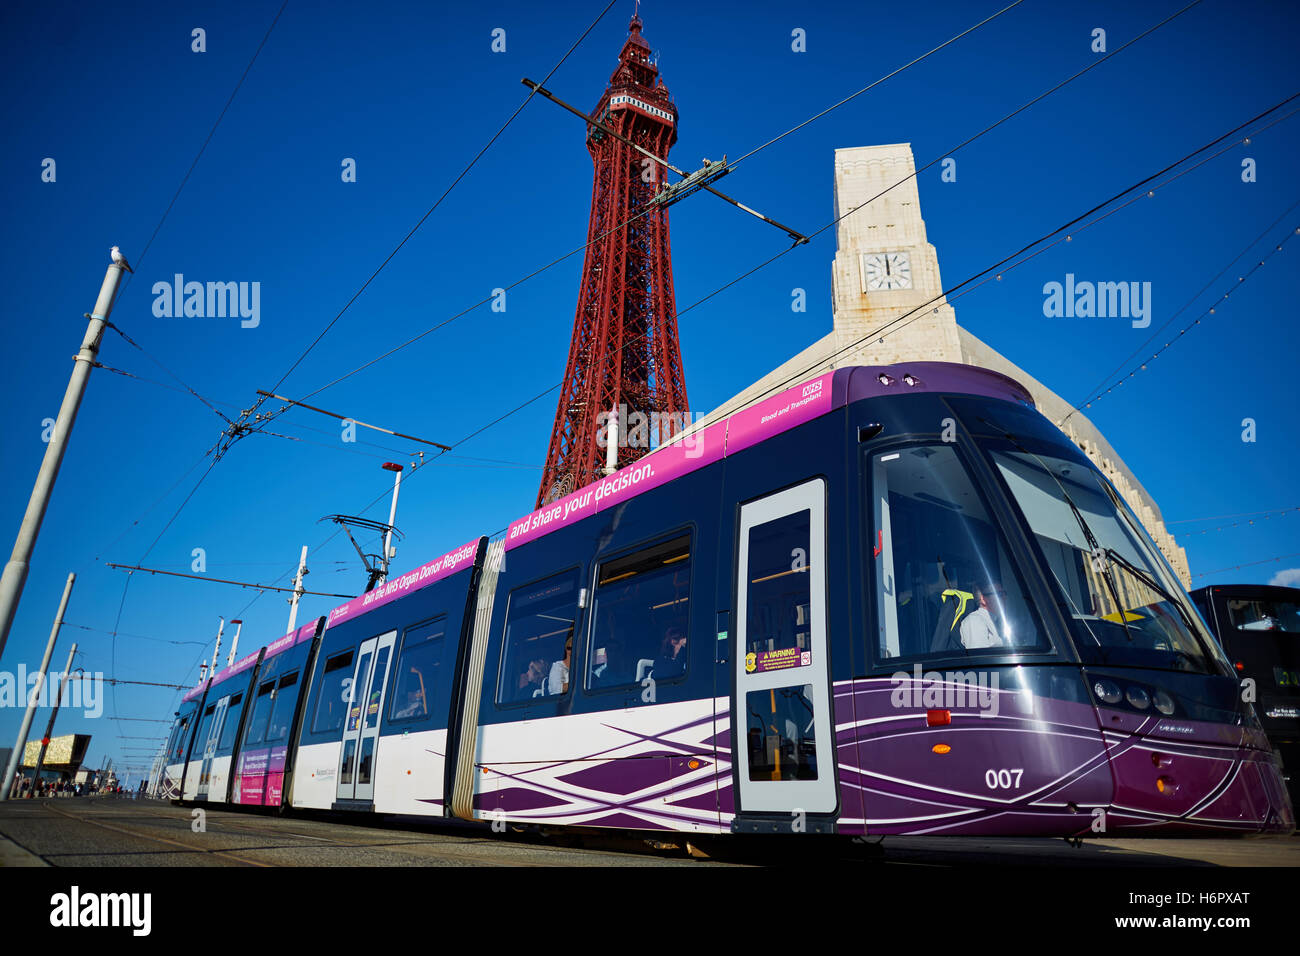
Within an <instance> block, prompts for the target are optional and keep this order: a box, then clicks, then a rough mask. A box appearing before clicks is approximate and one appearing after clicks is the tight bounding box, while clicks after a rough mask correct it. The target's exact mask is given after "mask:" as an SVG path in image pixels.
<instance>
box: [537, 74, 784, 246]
mask: <svg viewBox="0 0 1300 956" xmlns="http://www.w3.org/2000/svg"><path fill="white" fill-rule="evenodd" d="M519 82H521V83H523V84H524V86H526V87H528V88H529V89H530V90H532V91H533V92H534V93H536V94H537V95H538V96H544V97H546V98H547V99H548V100H550V101H551V102H552V103H554V104H555V105H556V106H559V107H562V108H563V109H566V110H568V111H569V112H570V113H572V114H573V115H574V116H577V117H579V118H580V119H582V120H585V121H586V122H587V123H589V124H590V125H592V126H594V127H596V129H598V130H600V131H601V132H602V133H604V134H606V135H607V136H613V137H614V138H615V139H617V140H619V141H620V142H623V143H626V144H627V145H628V146H631V147H632V148H633V149H635V150H636V151H637V152H638V153H641V154H642V155H643V156H645V157H647V158H649V159H651V160H653V161H654V162H656V163H658V164H659V165H661V166H663V167H664V168H665V169H667V170H669V171H670V172H674V173H676V174H677V175H678V176H681V177H682V182H680V183H674V184H672V185H670V186H668V187H667V188H665V189H664V190H662V191H660V193H659V195H657V196H655V198H654V200H653V201H654V202H658V203H661V204H662V205H665V206H668V205H671V204H672V203H674V202H677V201H678V200H681V199H685V198H686V197H687V196H689V195H690V194H691V193H694V192H698V191H699V190H701V189H703V190H705V191H706V192H711V193H713V195H715V196H717V197H718V198H719V199H723V200H725V201H727V202H729V203H731V205H733V206H735V207H736V208H737V209H739V210H741V211H742V212H747V213H749V214H750V215H751V216H755V217H757V218H758V219H761V220H763V222H765V223H768V224H769V225H772V226H775V227H776V228H777V229H780V230H781V231H782V232H784V233H785V234H786V235H787V236H789V237H790V238H791V239H792V240H793V241H794V244H795V245H796V246H797V245H801V244H802V243H805V242H807V241H808V237H807V236H805V235H804V234H803V233H801V232H799V231H798V230H796V229H791V228H790V227H789V226H787V225H785V224H784V223H780V222H777V221H776V220H775V219H773V218H772V217H771V216H765V215H763V214H762V213H761V212H759V211H758V210H756V209H752V208H750V207H749V206H746V205H745V204H744V203H742V202H740V201H739V200H737V199H733V198H732V197H731V196H728V195H727V194H726V193H724V192H720V191H719V190H717V189H714V188H713V187H712V186H710V185H709V182H710V181H711V180H715V179H721V178H722V177H723V176H725V175H726V174H727V173H729V172H731V169H730V167H728V166H727V160H726V158H725V157H724V158H723V159H722V160H720V161H719V162H716V163H710V162H709V161H708V160H705V163H704V166H703V167H702V168H700V169H697V170H696V171H695V172H693V173H687V172H685V171H684V170H681V169H678V168H677V167H676V166H674V165H673V164H672V163H670V162H668V160H666V159H664V158H663V157H662V156H656V155H655V154H654V153H652V152H650V151H649V150H648V149H645V148H644V147H642V146H639V145H637V144H636V143H634V142H632V140H630V139H628V138H627V137H626V136H624V135H623V134H622V133H620V132H618V131H617V130H614V129H611V128H610V127H608V126H606V125H605V124H604V123H602V122H601V121H600V120H598V119H596V118H595V117H594V116H589V115H588V114H586V113H584V112H583V111H582V110H580V109H578V108H577V107H576V106H573V105H571V104H569V103H566V102H564V100H562V99H560V98H559V97H558V96H556V95H555V94H554V93H552V92H551V91H550V90H548V89H546V88H545V87H543V86H542V85H541V84H540V83H534V82H533V81H532V80H530V79H528V77H524V78H523V79H522V80H520V81H519ZM678 190H681V191H680V192H678Z"/></svg>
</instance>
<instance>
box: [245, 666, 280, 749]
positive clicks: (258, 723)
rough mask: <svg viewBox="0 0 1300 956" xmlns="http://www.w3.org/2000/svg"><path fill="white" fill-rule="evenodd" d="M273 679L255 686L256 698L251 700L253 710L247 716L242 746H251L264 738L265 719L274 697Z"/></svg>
mask: <svg viewBox="0 0 1300 956" xmlns="http://www.w3.org/2000/svg"><path fill="white" fill-rule="evenodd" d="M274 690H275V681H273V680H269V681H266V682H265V683H263V684H262V685H261V686H260V687H258V688H257V699H256V700H255V701H253V712H252V714H251V715H250V716H249V718H248V735H247V736H246V737H245V738H244V747H245V748H248V747H253V746H256V745H257V744H260V743H262V742H263V741H265V740H266V721H267V718H268V717H269V716H270V715H271V703H272V701H273V700H274V698H273V697H272V695H271V692H272V691H274Z"/></svg>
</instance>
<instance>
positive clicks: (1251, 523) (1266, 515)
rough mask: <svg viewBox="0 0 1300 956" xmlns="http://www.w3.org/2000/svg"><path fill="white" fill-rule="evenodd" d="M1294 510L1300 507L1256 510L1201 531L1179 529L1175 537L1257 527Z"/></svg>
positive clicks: (1197, 535) (1283, 516) (1188, 536)
mask: <svg viewBox="0 0 1300 956" xmlns="http://www.w3.org/2000/svg"><path fill="white" fill-rule="evenodd" d="M1294 511H1300V507H1295V508H1283V509H1281V510H1279V511H1255V512H1250V513H1249V514H1248V515H1243V516H1242V518H1244V519H1245V520H1242V519H1241V518H1239V519H1238V520H1236V521H1233V522H1232V523H1231V524H1224V525H1217V526H1216V527H1213V528H1202V529H1201V530H1199V531H1179V532H1176V533H1175V535H1174V537H1176V538H1193V537H1199V536H1200V535H1203V534H1210V533H1212V532H1218V531H1228V530H1230V529H1232V528H1242V527H1246V528H1250V527H1257V524H1256V522H1263V521H1271V520H1272V519H1273V517H1274V516H1277V517H1278V518H1285V517H1286V516H1287V515H1288V514H1290V513H1292V512H1294ZM1200 520H1202V521H1206V520H1209V521H1213V520H1215V519H1212V518H1210V519H1205V518H1203V519H1200ZM1219 520H1222V519H1219ZM1172 523H1173V522H1166V524H1172Z"/></svg>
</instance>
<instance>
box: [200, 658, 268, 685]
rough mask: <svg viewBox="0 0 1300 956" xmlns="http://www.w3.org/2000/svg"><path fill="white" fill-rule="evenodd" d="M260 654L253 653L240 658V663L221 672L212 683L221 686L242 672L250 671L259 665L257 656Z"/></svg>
mask: <svg viewBox="0 0 1300 956" xmlns="http://www.w3.org/2000/svg"><path fill="white" fill-rule="evenodd" d="M259 653H260V652H259V651H253V653H251V654H249V655H248V656H247V657H243V658H240V659H239V660H238V661H236V662H235V663H233V664H231V665H230V666H229V667H227V668H225V669H224V670H222V671H221V672H219V673H218V674H217V676H216V677H214V678H212V683H214V684H220V683H221V682H222V681H223V680H227V679H228V678H231V677H234V676H235V675H236V674H238V673H241V672H242V671H246V670H248V669H249V668H250V667H252V666H253V665H254V664H256V663H257V655H258V654H259Z"/></svg>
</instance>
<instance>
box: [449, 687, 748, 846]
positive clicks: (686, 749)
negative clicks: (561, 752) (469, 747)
mask: <svg viewBox="0 0 1300 956" xmlns="http://www.w3.org/2000/svg"><path fill="white" fill-rule="evenodd" d="M693 703H695V704H698V705H700V706H699V710H698V712H697V715H696V716H694V717H692V718H690V719H688V720H686V721H685V722H681V723H677V724H675V725H673V726H670V727H667V728H665V729H663V730H662V731H657V732H654V733H646V732H644V731H641V730H637V729H635V728H632V727H629V726H620V725H619V724H618V723H616V722H615V721H617V719H618V714H617V713H613V714H611V713H603V714H594V715H592V717H593V718H597V719H598V720H599V725H600V732H601V736H603V737H605V738H606V739H609V737H611V736H613V737H615V738H616V739H617V740H618V742H617V743H614V744H613V746H608V747H605V748H603V749H600V750H596V751H594V752H591V753H589V754H585V755H583V756H582V757H580V758H576V759H570V760H552V761H537V762H527V763H510V762H503V763H493V764H489V765H487V766H482V765H480V766H479V767H478V768H477V769H478V771H479V774H480V778H481V780H480V787H479V792H478V793H476V794H475V797H474V807H475V809H476V811H478V813H479V815H480V816H481V817H485V818H489V819H490V818H491V817H492V816H493V815H494V814H496V813H497V812H499V813H500V814H502V815H503V816H504V817H505V818H506V819H508V820H512V821H517V822H527V823H537V822H547V823H562V824H567V825H570V826H592V827H614V828H625V829H637V830H694V831H703V832H715V833H716V832H719V831H720V830H721V829H722V827H721V826H720V825H719V818H718V814H719V812H721V813H724V814H730V812H731V752H730V749H729V744H730V739H729V738H730V735H729V734H728V733H727V732H726V731H725V730H724V731H723V732H722V733H717V732H716V730H715V724H714V713H713V704H714V702H713V701H711V700H702V701H695V702H693ZM719 705H720V706H722V707H725V706H726V700H725V699H723V700H722V701H720V702H719ZM720 717H721V722H722V723H725V722H726V716H725V714H723V715H720ZM560 719H561V720H570V719H569V718H560ZM579 719H581V718H579ZM692 764H694V766H692Z"/></svg>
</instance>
